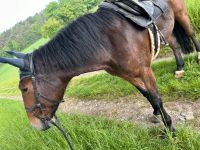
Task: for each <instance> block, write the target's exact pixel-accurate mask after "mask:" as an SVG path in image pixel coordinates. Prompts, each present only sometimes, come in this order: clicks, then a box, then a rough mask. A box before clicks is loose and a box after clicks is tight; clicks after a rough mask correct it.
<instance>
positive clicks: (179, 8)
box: [169, 0, 200, 78]
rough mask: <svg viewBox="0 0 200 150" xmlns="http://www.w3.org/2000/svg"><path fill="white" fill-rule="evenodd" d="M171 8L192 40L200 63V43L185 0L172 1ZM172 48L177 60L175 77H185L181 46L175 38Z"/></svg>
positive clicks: (172, 39)
mask: <svg viewBox="0 0 200 150" xmlns="http://www.w3.org/2000/svg"><path fill="white" fill-rule="evenodd" d="M170 4H171V7H172V9H173V12H174V15H175V20H176V21H177V22H178V23H179V24H180V25H181V26H182V27H183V29H184V30H185V32H186V34H187V35H188V36H189V37H190V38H191V39H192V41H193V43H194V45H195V48H196V51H197V52H198V55H199V56H198V63H200V43H199V42H198V41H197V38H196V36H195V32H194V30H193V27H192V24H191V22H190V19H189V17H188V14H187V10H186V6H185V3H184V0H170ZM169 45H170V47H171V48H172V49H173V52H174V56H175V59H176V64H177V70H176V73H175V76H176V77H177V78H179V77H181V76H182V75H183V67H184V61H183V58H182V55H181V52H180V46H179V45H178V44H177V41H176V39H175V37H171V39H170V41H169Z"/></svg>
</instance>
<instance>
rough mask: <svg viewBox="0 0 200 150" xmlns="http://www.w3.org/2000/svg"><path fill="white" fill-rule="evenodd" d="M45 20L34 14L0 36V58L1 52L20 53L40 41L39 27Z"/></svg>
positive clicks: (40, 15) (41, 16) (43, 17)
mask: <svg viewBox="0 0 200 150" xmlns="http://www.w3.org/2000/svg"><path fill="white" fill-rule="evenodd" d="M45 18H46V17H45V16H43V15H42V14H36V15H35V16H33V17H29V18H27V19H26V20H25V21H21V22H19V23H17V24H16V25H15V26H14V27H13V28H11V29H9V30H7V31H5V32H3V33H2V34H0V56H2V55H3V53H2V50H18V51H21V50H23V49H24V48H26V47H27V46H28V45H30V44H32V43H34V42H36V41H37V40H38V39H40V38H41V34H40V33H39V32H40V26H41V24H43V23H44V21H45Z"/></svg>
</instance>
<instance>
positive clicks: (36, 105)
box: [20, 53, 73, 150]
mask: <svg viewBox="0 0 200 150" xmlns="http://www.w3.org/2000/svg"><path fill="white" fill-rule="evenodd" d="M32 57H33V54H32V53H31V54H29V55H28V58H29V64H30V65H29V67H30V68H29V69H30V71H28V72H27V71H21V74H25V76H23V77H20V78H21V80H22V79H24V78H26V77H31V81H32V85H33V92H34V98H35V102H34V104H33V105H32V106H31V107H29V108H28V107H26V108H25V110H26V112H29V113H32V114H33V116H35V117H36V118H38V119H40V121H41V122H42V123H43V124H44V125H45V128H50V126H49V123H50V124H52V125H54V126H56V127H57V128H58V129H59V130H60V132H61V133H62V134H63V136H64V137H65V140H66V141H67V143H68V145H69V147H70V150H73V146H72V144H71V142H70V140H69V138H68V136H67V134H66V131H65V129H64V128H63V126H62V124H61V123H60V121H59V120H58V117H57V116H56V115H54V118H55V121H53V120H52V119H51V118H49V117H48V116H47V114H46V115H45V116H44V117H40V116H39V114H38V113H37V112H35V110H36V109H38V110H39V112H40V113H41V112H42V110H43V109H42V105H41V103H40V98H43V100H45V101H47V102H48V103H51V106H54V107H57V106H58V105H59V104H60V103H61V102H63V101H64V100H63V99H61V100H52V99H50V98H48V97H47V96H44V95H43V94H41V93H40V92H38V90H37V86H36V74H35V70H34V64H33V59H32ZM53 110H54V109H53Z"/></svg>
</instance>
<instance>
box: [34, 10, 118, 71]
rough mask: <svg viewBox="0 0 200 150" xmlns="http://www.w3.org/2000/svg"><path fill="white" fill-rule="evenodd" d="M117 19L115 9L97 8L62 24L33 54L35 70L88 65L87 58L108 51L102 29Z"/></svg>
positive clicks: (69, 69)
mask: <svg viewBox="0 0 200 150" xmlns="http://www.w3.org/2000/svg"><path fill="white" fill-rule="evenodd" d="M117 18H118V20H119V15H118V14H117V13H116V12H113V11H111V10H106V9H100V10H98V11H97V12H96V13H91V14H87V15H84V16H82V17H80V18H78V19H77V20H75V21H74V22H72V23H71V24H69V25H68V26H66V27H64V28H63V29H62V30H60V32H59V33H58V34H57V35H56V36H55V37H54V38H53V39H52V40H50V41H49V42H48V43H47V44H46V45H44V46H42V47H40V48H39V49H38V50H36V51H35V52H34V53H33V61H34V66H35V69H36V70H35V71H36V73H38V72H40V73H42V72H43V73H48V72H55V71H59V70H63V71H72V70H74V69H76V68H80V67H82V66H85V65H87V63H88V60H91V59H95V58H97V56H98V54H100V52H101V53H102V51H106V50H108V49H106V47H108V45H109V43H108V40H109V39H108V38H107V37H106V36H105V32H106V30H107V29H109V28H110V27H111V26H112V25H113V24H114V22H115V21H116V19H117Z"/></svg>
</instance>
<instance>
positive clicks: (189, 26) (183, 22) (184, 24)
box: [175, 9, 200, 63]
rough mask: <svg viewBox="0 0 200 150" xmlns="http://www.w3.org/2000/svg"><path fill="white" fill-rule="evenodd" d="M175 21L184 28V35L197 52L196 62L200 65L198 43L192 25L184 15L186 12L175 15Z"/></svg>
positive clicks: (199, 46) (199, 44)
mask: <svg viewBox="0 0 200 150" xmlns="http://www.w3.org/2000/svg"><path fill="white" fill-rule="evenodd" d="M175 19H176V20H177V21H178V22H179V24H181V25H182V27H183V28H184V30H185V32H186V34H187V35H188V36H189V37H190V38H191V39H192V41H193V43H194V45H195V48H196V51H197V52H198V61H199V63H200V43H199V42H198V40H197V38H196V36H195V32H194V30H193V27H192V24H191V22H190V19H189V17H188V15H187V13H186V10H185V9H184V10H183V11H180V12H179V13H175Z"/></svg>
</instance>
